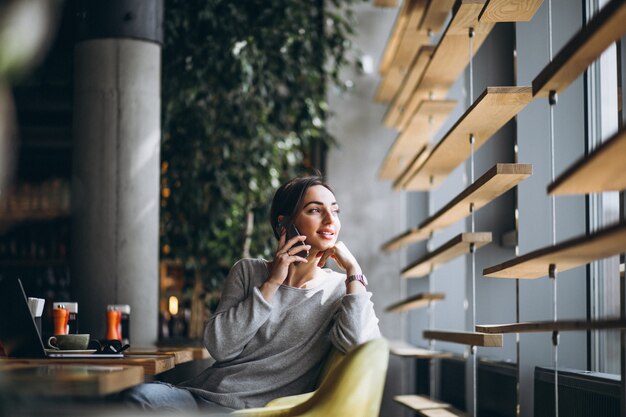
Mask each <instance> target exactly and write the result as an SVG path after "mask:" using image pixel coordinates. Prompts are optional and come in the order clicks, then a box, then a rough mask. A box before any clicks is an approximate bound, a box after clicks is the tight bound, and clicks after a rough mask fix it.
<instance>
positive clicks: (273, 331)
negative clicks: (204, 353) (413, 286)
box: [138, 177, 380, 409]
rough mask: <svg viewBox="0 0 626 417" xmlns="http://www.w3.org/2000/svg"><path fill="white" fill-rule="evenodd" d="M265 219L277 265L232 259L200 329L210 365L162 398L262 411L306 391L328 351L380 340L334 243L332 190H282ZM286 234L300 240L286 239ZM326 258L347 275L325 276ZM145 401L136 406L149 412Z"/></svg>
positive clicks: (359, 286) (349, 263)
mask: <svg viewBox="0 0 626 417" xmlns="http://www.w3.org/2000/svg"><path fill="white" fill-rule="evenodd" d="M270 221H271V224H272V226H273V228H274V230H275V234H276V237H277V238H278V249H277V251H276V254H275V256H274V259H273V260H272V261H270V262H268V261H265V260H262V259H242V260H240V261H238V262H237V263H236V264H235V265H234V266H233V267H232V269H231V271H230V273H229V275H228V277H227V279H226V282H225V285H224V290H223V292H222V298H221V301H220V304H219V306H218V307H217V311H216V313H215V315H214V316H213V317H212V318H211V320H210V321H209V322H208V323H207V326H206V328H205V332H204V343H205V345H206V347H207V349H208V350H209V352H210V353H211V356H212V357H213V358H214V359H215V360H216V362H215V364H214V365H213V366H211V367H210V368H207V369H206V370H205V371H204V372H202V373H201V374H200V375H198V376H197V377H195V378H193V379H192V380H190V381H187V382H185V383H183V384H182V385H181V388H183V389H180V388H176V387H171V386H164V387H160V389H161V390H164V391H168V392H167V393H163V395H173V394H172V390H173V391H176V392H177V391H183V390H186V391H187V392H188V393H184V394H183V393H177V394H176V395H178V394H180V395H183V396H192V397H193V399H194V400H195V401H196V402H197V403H198V404H199V405H200V407H203V406H206V405H211V404H218V405H221V406H223V407H227V408H230V409H240V408H250V407H261V406H263V405H265V404H266V403H267V402H269V401H270V400H272V399H274V398H278V397H283V396H288V395H295V394H301V393H304V392H308V391H312V390H313V389H314V388H315V387H314V384H315V381H316V379H317V376H318V374H319V371H320V370H321V368H322V365H323V361H324V359H325V358H326V357H327V355H328V353H329V351H330V350H331V348H332V347H333V346H334V347H336V348H337V349H339V350H341V351H343V352H347V351H349V350H350V349H351V348H353V347H355V346H356V345H359V344H361V343H364V342H366V341H368V340H371V339H374V338H377V337H380V331H379V329H378V319H377V318H376V315H375V313H374V308H373V304H372V302H371V301H370V297H371V293H369V292H367V290H366V287H367V280H366V279H365V277H364V276H363V275H362V271H361V267H360V266H359V263H358V262H357V260H356V259H355V258H354V256H353V255H352V254H351V253H350V251H349V250H348V248H347V247H346V245H345V244H343V243H342V242H341V241H339V240H338V239H337V238H338V236H339V231H340V230H341V222H340V221H339V206H338V204H337V202H336V200H335V196H334V194H333V192H332V190H331V189H330V187H329V186H328V185H327V184H325V183H324V182H323V180H322V179H321V178H320V177H304V178H295V179H293V180H291V181H289V182H287V183H286V184H284V185H283V186H281V187H280V188H279V189H278V191H277V192H276V194H275V195H274V199H273V201H272V208H271V212H270ZM292 226H295V227H296V229H297V230H298V231H299V233H300V235H299V236H295V237H292V238H290V239H287V230H288V229H290V228H291V227H292ZM292 230H293V229H292ZM301 242H302V243H304V245H302V243H301ZM303 250H304V251H308V255H306V253H303ZM328 258H332V259H334V260H335V262H336V263H337V265H338V266H339V267H340V268H341V269H343V270H344V271H345V272H346V273H345V274H340V273H337V272H334V271H332V270H330V269H323V266H324V264H325V263H326V261H327V260H328ZM168 389H169V390H168ZM183 392H184V391H183ZM144 397H145V396H144ZM144 399H145V398H140V399H139V401H138V402H139V403H140V404H142V405H143V406H146V407H150V406H151V405H150V404H145V401H144V402H143V403H142V401H141V400H144ZM159 402H160V401H159ZM188 403H191V401H188ZM166 404H169V405H171V404H172V401H171V400H168V401H167V402H166ZM153 405H154V404H153ZM156 406H157V407H159V405H156Z"/></svg>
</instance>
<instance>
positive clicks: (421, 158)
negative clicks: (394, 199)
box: [393, 144, 433, 191]
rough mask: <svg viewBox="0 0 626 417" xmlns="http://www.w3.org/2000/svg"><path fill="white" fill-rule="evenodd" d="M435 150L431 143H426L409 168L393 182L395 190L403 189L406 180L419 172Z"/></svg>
mask: <svg viewBox="0 0 626 417" xmlns="http://www.w3.org/2000/svg"><path fill="white" fill-rule="evenodd" d="M432 151H433V148H432V146H431V145H430V144H428V145H426V146H425V147H424V148H422V150H421V151H420V152H418V153H417V155H416V156H415V158H413V160H412V161H411V162H410V163H409V165H408V166H407V168H406V169H405V170H404V172H403V173H402V174H400V176H398V178H396V180H395V181H394V182H393V190H394V191H401V190H402V188H403V187H404V185H405V184H406V182H407V181H408V180H409V179H410V178H411V177H413V175H414V174H415V173H416V172H417V170H418V169H420V168H421V166H422V165H423V164H424V162H425V161H426V159H428V156H429V155H430V153H431V152H432Z"/></svg>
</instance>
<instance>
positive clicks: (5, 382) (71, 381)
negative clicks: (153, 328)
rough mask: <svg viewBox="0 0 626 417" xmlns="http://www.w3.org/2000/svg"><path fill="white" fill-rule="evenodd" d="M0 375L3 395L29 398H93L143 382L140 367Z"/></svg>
mask: <svg viewBox="0 0 626 417" xmlns="http://www.w3.org/2000/svg"><path fill="white" fill-rule="evenodd" d="M1 372H2V375H1V377H0V387H1V388H0V389H2V392H4V393H12V394H18V395H19V394H22V395H24V394H27V395H29V396H32V395H35V396H50V397H54V396H65V397H96V396H104V395H109V394H113V393H117V392H120V391H123V390H125V389H127V388H130V387H133V386H135V385H139V384H141V383H142V382H144V374H143V369H142V368H141V367H139V366H97V365H44V364H42V365H13V366H6V367H2V368H1Z"/></svg>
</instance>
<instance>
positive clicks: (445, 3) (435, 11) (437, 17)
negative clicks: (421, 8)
mask: <svg viewBox="0 0 626 417" xmlns="http://www.w3.org/2000/svg"><path fill="white" fill-rule="evenodd" d="M455 1H456V0H430V1H429V2H428V6H427V7H426V11H425V12H424V17H423V18H422V21H421V22H420V24H419V28H420V29H422V30H425V31H430V32H433V33H437V32H439V31H440V30H441V27H442V26H443V24H444V23H446V19H447V18H448V15H449V14H450V10H452V6H454V3H455Z"/></svg>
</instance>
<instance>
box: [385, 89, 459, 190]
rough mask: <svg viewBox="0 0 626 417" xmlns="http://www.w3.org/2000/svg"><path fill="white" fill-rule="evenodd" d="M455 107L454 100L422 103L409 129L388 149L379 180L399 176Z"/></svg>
mask: <svg viewBox="0 0 626 417" xmlns="http://www.w3.org/2000/svg"><path fill="white" fill-rule="evenodd" d="M455 106H456V101H455V100H425V101H423V102H422V104H421V106H420V107H419V109H418V111H417V112H416V113H415V116H414V117H413V121H412V123H411V125H410V126H409V128H408V129H406V130H405V131H404V132H402V133H400V134H399V135H398V137H397V139H396V140H395V142H394V143H393V145H392V146H391V149H389V152H388V153H387V156H386V157H385V160H384V161H383V165H382V167H381V170H380V172H379V174H378V175H379V178H380V179H382V180H392V179H395V178H397V177H398V176H400V174H402V172H403V171H404V170H405V169H406V168H408V166H409V164H410V163H411V162H412V161H413V159H414V158H415V156H416V155H417V154H418V153H420V152H421V150H422V149H423V148H424V146H426V144H427V143H428V142H429V140H430V139H431V138H432V136H433V135H434V134H435V133H436V132H437V131H438V130H439V129H440V128H441V125H442V124H443V123H444V122H445V120H446V119H447V118H448V115H449V114H450V112H451V111H452V110H453V109H454V107H455Z"/></svg>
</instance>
